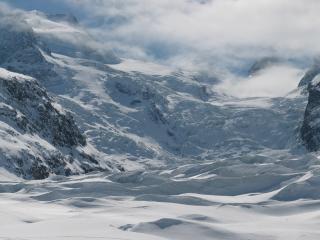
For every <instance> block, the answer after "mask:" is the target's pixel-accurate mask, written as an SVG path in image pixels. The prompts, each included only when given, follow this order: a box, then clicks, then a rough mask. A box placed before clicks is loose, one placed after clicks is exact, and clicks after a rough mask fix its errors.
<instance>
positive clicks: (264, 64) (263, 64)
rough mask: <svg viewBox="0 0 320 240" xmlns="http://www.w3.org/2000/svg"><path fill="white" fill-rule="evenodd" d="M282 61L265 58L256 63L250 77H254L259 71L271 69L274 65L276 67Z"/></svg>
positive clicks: (250, 70) (251, 69)
mask: <svg viewBox="0 0 320 240" xmlns="http://www.w3.org/2000/svg"><path fill="white" fill-rule="evenodd" d="M280 62H281V60H280V59H279V58H277V57H264V58H262V59H260V60H258V61H256V62H255V63H254V64H253V65H252V66H251V68H250V69H249V71H248V75H254V74H256V73H258V72H259V71H261V70H263V69H265V68H267V67H271V66H273V65H276V64H277V63H280Z"/></svg>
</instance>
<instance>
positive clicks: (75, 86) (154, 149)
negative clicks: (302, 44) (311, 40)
mask: <svg viewBox="0 0 320 240" xmlns="http://www.w3.org/2000/svg"><path fill="white" fill-rule="evenodd" d="M34 14H35V15H36V17H35V18H30V16H29V18H28V16H27V15H26V23H23V24H22V25H21V26H20V25H19V27H18V28H16V27H15V28H8V26H9V25H8V24H7V25H6V24H0V33H1V34H0V53H1V54H0V55H1V57H0V59H1V62H0V64H1V68H0V216H1V217H0V239H2V238H3V239H27V240H29V239H40V238H41V239H42V238H46V239H91V238H94V239H97V238H104V239H148V240H149V239H170V240H172V239H173V240H175V239H184V240H185V239H186V240H188V239H196V238H199V239H217V240H227V239H230V240H231V239H232V240H233V239H246V240H247V239H251V240H256V239H259V240H261V239H262V240H273V239H283V240H287V239H303V240H305V239H307V240H309V239H310V240H314V239H318V238H319V237H320V232H319V230H318V222H317V218H318V214H319V199H320V191H319V189H318V185H319V182H320V181H319V177H320V174H319V173H320V172H319V158H318V156H317V153H309V152H308V151H307V150H311V151H314V150H318V149H319V146H320V144H319V126H320V125H319V121H318V118H319V116H318V115H319V114H318V112H319V111H318V110H319V109H318V108H319V104H320V102H319V99H320V98H319V96H318V95H319V91H318V90H319V89H318V88H319V86H318V85H319V77H317V70H309V71H308V72H307V73H306V75H305V77H304V78H303V79H302V81H301V82H303V84H305V86H307V85H308V87H304V88H303V89H302V88H300V89H299V88H297V89H295V90H293V91H292V92H290V93H287V94H286V95H284V94H282V93H283V91H284V90H286V89H289V90H292V89H291V85H290V87H288V88H285V89H284V90H283V89H280V90H281V91H277V93H281V94H277V95H272V94H271V95H270V96H276V97H265V96H264V97H261V96H257V97H256V95H254V96H255V97H250V98H248V97H244V96H242V97H241V98H240V97H239V96H241V94H239V93H237V94H233V95H232V94H231V93H232V91H226V92H224V91H223V88H221V85H223V86H226V85H225V82H224V81H225V79H220V77H222V76H220V75H218V74H217V75H214V74H213V73H211V75H209V74H205V73H203V72H200V73H197V72H191V71H185V70H178V69H174V68H172V67H168V66H163V65H160V64H156V63H145V62H141V61H137V60H129V59H122V60H121V63H119V62H120V61H118V58H117V57H115V58H112V55H108V54H107V53H109V52H108V51H107V50H106V49H103V51H102V52H100V51H99V49H97V48H96V47H97V46H96V45H95V44H91V43H92V42H91V41H93V40H92V39H90V38H89V36H88V35H87V34H86V32H85V31H84V30H83V29H81V27H80V26H79V24H78V23H77V22H76V21H75V19H73V18H72V16H71V17H70V18H69V17H68V16H65V15H54V16H49V17H47V16H45V15H43V14H41V13H34ZM35 19H38V20H39V22H37V21H35ZM70 21H71V22H72V23H70ZM48 26H51V27H50V28H49V27H48ZM60 34H62V35H60ZM51 36H54V38H51ZM70 36H71V37H72V36H73V37H74V36H78V37H79V39H81V41H80V43H79V44H77V41H74V39H73V40H72V41H70V39H69V37H70ZM84 39H85V40H88V41H89V43H90V44H89V45H85V46H84V47H83V45H81V44H82V41H83V40H84ZM56 40H57V41H56ZM44 42H45V43H44ZM82 47H83V48H82ZM92 48H93V49H92ZM78 50H81V51H80V53H78ZM91 50H94V51H93V52H91ZM88 51H89V52H88ZM95 51H98V52H97V53H98V55H96V54H95ZM105 51H106V52H105ZM87 53H88V54H87ZM104 53H106V55H104ZM101 54H102V55H101ZM110 62H112V63H114V64H107V63H110ZM279 64H280V62H279V60H278V59H274V58H266V59H262V60H257V62H256V63H255V64H254V65H253V66H252V68H251V70H250V76H248V77H243V78H244V82H233V81H230V82H229V83H228V84H236V86H235V87H234V88H232V89H233V90H237V89H242V88H239V85H240V84H241V83H246V84H248V82H249V85H250V84H251V83H252V82H254V81H256V80H257V79H258V80H261V79H262V80H266V76H267V77H269V76H272V77H275V79H272V81H274V82H275V81H280V80H279V79H278V78H279V77H281V76H286V77H288V76H294V78H298V77H299V76H300V75H299V74H300V73H301V69H300V68H299V69H297V68H296V67H295V66H294V65H292V66H291V65H290V66H288V65H286V64H287V63H282V62H281V64H283V66H282V67H279V66H278V65H279ZM313 68H314V67H312V69H313ZM279 71H280V73H281V74H278V73H279ZM310 71H311V72H310ZM275 73H277V74H275ZM298 73H299V74H298ZM305 79H307V80H305ZM294 83H295V79H293V81H291V80H290V84H294ZM297 85H298V84H297ZM219 86H220V88H219ZM245 86H248V85H245ZM297 87H298V86H297ZM306 90H308V91H309V95H307V94H306ZM228 93H230V94H231V95H228ZM244 94H246V93H244ZM237 96H238V97H237ZM268 96H269V95H268ZM279 96H280V97H279ZM94 171H96V172H95V173H92V172H94ZM22 179H24V180H22ZM34 179H42V180H41V181H35V180H34ZM22 202H23V204H22ZM21 206H22V207H21ZM17 229H19V231H17Z"/></svg>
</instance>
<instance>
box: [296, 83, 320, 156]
mask: <svg viewBox="0 0 320 240" xmlns="http://www.w3.org/2000/svg"><path fill="white" fill-rule="evenodd" d="M319 87H320V86H319V84H317V85H316V86H310V88H309V99H308V105H307V108H306V110H305V115H304V120H303V125H302V127H301V131H300V133H301V138H302V140H303V142H304V144H305V146H306V148H307V149H308V150H309V151H318V150H320V88H319Z"/></svg>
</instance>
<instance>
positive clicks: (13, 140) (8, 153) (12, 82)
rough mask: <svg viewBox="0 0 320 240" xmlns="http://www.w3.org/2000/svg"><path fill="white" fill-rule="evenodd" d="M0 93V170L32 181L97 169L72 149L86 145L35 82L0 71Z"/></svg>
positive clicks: (75, 127) (86, 156)
mask: <svg viewBox="0 0 320 240" xmlns="http://www.w3.org/2000/svg"><path fill="white" fill-rule="evenodd" d="M0 89H1V95H0V103H1V104H0V137H1V141H2V144H1V146H0V166H3V167H6V168H8V169H11V170H12V171H14V172H15V173H16V174H17V175H19V176H21V177H24V178H34V179H42V178H46V177H48V176H49V175H50V174H51V173H54V174H63V175H70V174H72V173H73V174H74V173H79V172H86V171H90V169H95V168H97V167H98V166H99V165H98V162H96V161H95V162H94V161H92V159H94V158H93V157H92V156H90V155H88V154H85V153H84V152H83V150H80V149H76V148H77V147H84V146H85V145H86V138H85V136H84V135H83V134H82V133H81V132H80V130H79V128H78V127H77V125H76V123H75V121H74V120H73V117H72V116H71V114H69V113H63V112H61V111H59V110H58V109H57V108H56V107H55V106H54V104H55V103H54V101H53V100H52V98H50V97H49V96H48V93H47V92H46V90H45V89H43V88H41V87H40V86H39V84H38V82H37V81H36V80H35V79H33V78H30V77H27V76H24V75H20V74H16V73H12V72H9V71H7V70H4V69H1V68H0ZM77 161H79V162H78V163H76V162H77ZM86 161H88V162H91V166H93V167H91V168H90V165H88V164H86V163H85V162H86ZM76 165H78V166H76Z"/></svg>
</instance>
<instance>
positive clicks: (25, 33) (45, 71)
mask: <svg viewBox="0 0 320 240" xmlns="http://www.w3.org/2000/svg"><path fill="white" fill-rule="evenodd" d="M0 20H1V24H0V65H1V66H2V67H4V68H6V69H8V70H10V71H13V72H18V73H22V74H25V75H29V76H32V77H35V78H42V79H44V78H49V77H53V76H56V73H55V72H54V71H53V65H52V64H50V63H48V62H47V61H46V59H45V57H44V56H43V54H42V51H43V52H46V53H47V54H48V55H50V54H51V53H50V51H49V50H48V48H47V47H46V46H45V45H44V44H43V43H42V42H41V41H39V40H38V39H37V37H36V36H35V33H34V32H33V30H32V28H30V27H29V26H28V25H27V24H26V23H24V22H23V21H22V22H20V23H19V24H17V23H16V22H15V23H14V24H13V23H11V22H12V19H11V18H8V19H7V18H0Z"/></svg>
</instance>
